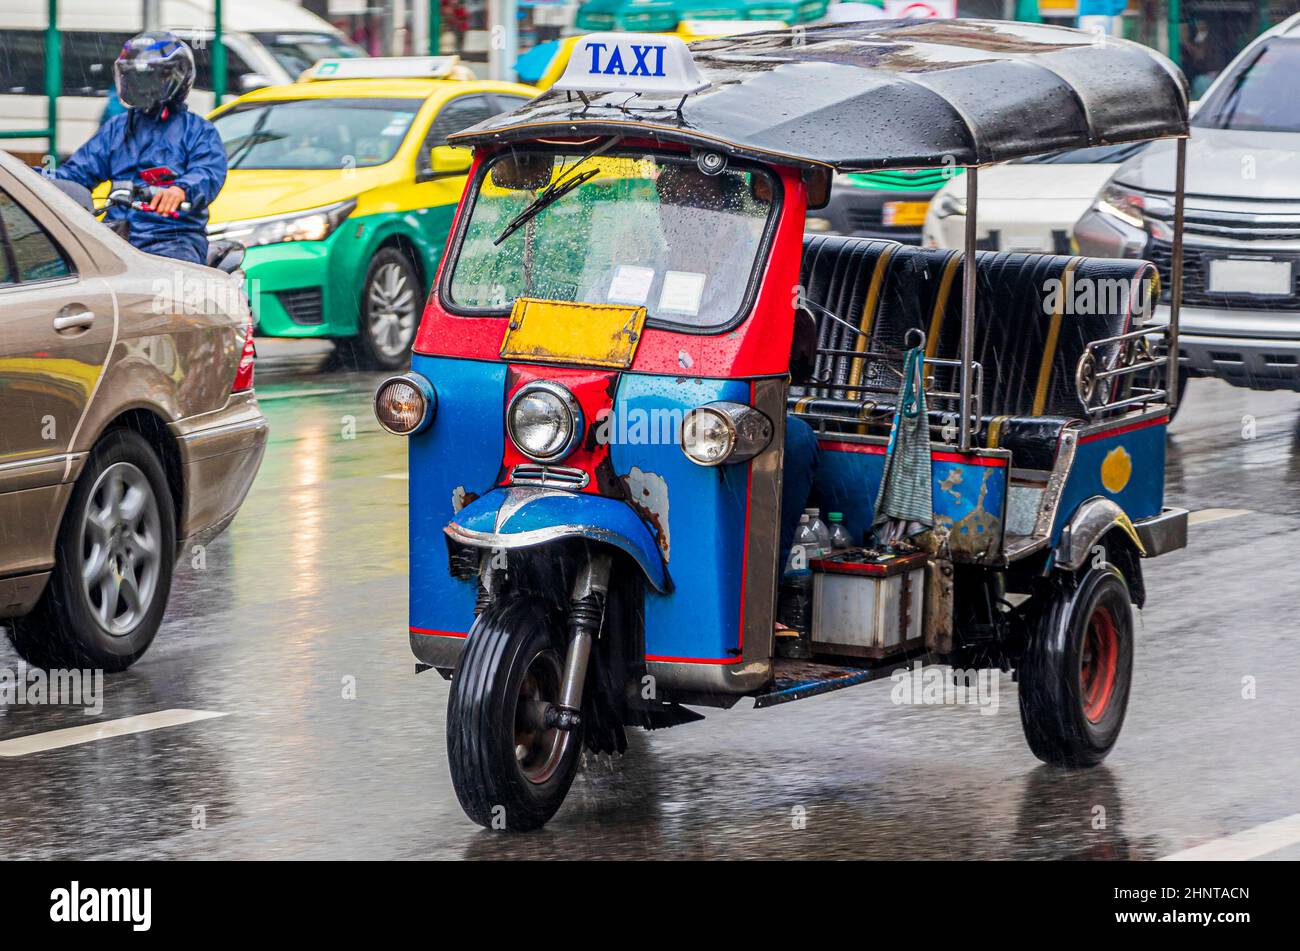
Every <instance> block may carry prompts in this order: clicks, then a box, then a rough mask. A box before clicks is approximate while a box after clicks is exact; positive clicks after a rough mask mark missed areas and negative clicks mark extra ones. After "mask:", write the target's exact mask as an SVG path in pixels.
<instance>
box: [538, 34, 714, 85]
mask: <svg viewBox="0 0 1300 951" xmlns="http://www.w3.org/2000/svg"><path fill="white" fill-rule="evenodd" d="M708 85H709V84H708V82H707V81H706V80H705V78H704V77H703V76H702V75H700V70H699V68H698V67H697V66H696V65H695V60H694V59H693V58H692V57H691V51H690V50H689V49H687V47H686V43H685V42H684V41H683V40H682V39H681V37H678V36H666V35H664V34H661V33H592V34H591V35H589V36H584V37H583V38H582V39H581V40H579V41H578V43H577V45H575V46H574V48H573V52H572V54H570V56H569V63H568V65H567V66H565V68H564V74H563V75H562V76H561V77H560V79H559V81H558V82H557V83H556V84H555V86H554V87H553V88H555V89H559V90H569V91H572V92H579V93H582V92H630V93H657V94H660V95H667V96H688V95H690V94H691V93H693V92H699V91H700V90H701V89H704V88H705V87H707V86H708Z"/></svg>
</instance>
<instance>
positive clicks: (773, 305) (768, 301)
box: [415, 155, 806, 379]
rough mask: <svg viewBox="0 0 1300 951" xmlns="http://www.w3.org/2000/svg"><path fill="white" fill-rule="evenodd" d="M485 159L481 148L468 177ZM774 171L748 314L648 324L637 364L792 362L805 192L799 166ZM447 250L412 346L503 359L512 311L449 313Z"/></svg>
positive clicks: (653, 369) (658, 370)
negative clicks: (691, 323)
mask: <svg viewBox="0 0 1300 951" xmlns="http://www.w3.org/2000/svg"><path fill="white" fill-rule="evenodd" d="M481 163H482V156H481V155H479V156H477V157H476V160H475V165H474V169H473V170H472V171H471V180H472V178H473V175H474V174H476V173H477V170H478V167H479V165H480V164H481ZM772 171H773V172H774V173H775V174H776V175H777V176H778V178H779V179H780V181H781V186H782V192H783V197H782V203H781V209H780V217H779V219H778V221H777V227H776V231H775V233H774V235H773V239H772V242H771V245H770V247H769V251H768V260H767V262H766V266H763V265H760V267H761V271H760V274H761V283H760V285H759V291H758V294H757V296H756V298H755V302H754V306H753V310H752V311H751V313H750V315H749V317H748V318H747V319H746V320H744V321H743V322H741V324H740V325H739V326H737V327H736V328H735V329H734V330H730V331H727V332H725V333H715V334H704V333H701V334H691V333H677V332H673V331H668V330H657V329H655V328H653V327H651V328H648V329H647V330H646V331H645V334H644V335H643V337H642V339H641V342H640V345H639V347H638V349H637V352H636V356H635V358H634V360H633V363H632V367H631V370H632V371H633V372H637V373H652V374H660V375H664V376H672V377H680V376H689V377H717V378H731V379H735V378H743V377H757V376H780V375H782V374H784V373H785V372H786V371H787V370H788V369H789V362H790V340H791V335H792V333H793V326H794V304H795V297H796V290H797V287H798V284H799V265H800V260H801V256H802V253H803V227H804V213H805V206H806V198H805V192H804V185H803V182H802V180H801V178H800V174H799V172H798V170H797V169H793V168H788V167H778V168H773V169H772ZM464 210H465V203H464V199H463V198H462V200H461V205H460V207H459V208H458V209H457V212H456V221H455V222H454V223H453V225H452V234H453V235H455V233H456V230H457V228H458V227H459V224H460V217H461V215H463V214H464ZM449 250H450V248H449ZM448 257H449V255H444V256H443V260H442V264H441V265H440V266H439V274H438V280H437V282H436V283H435V285H434V292H433V293H432V294H431V295H430V296H429V301H428V304H427V305H426V307H425V311H424V318H423V320H422V321H421V323H420V330H419V332H418V333H417V334H416V338H415V351H416V352H417V353H424V354H429V355H432V356H446V357H461V358H465V359H472V360H498V359H500V352H501V341H502V339H503V337H504V335H505V332H506V324H507V322H508V317H507V316H506V315H502V316H499V317H495V316H494V317H459V316H456V315H454V314H451V313H449V312H448V311H447V310H446V309H445V308H444V307H443V306H442V302H441V300H440V299H439V294H438V290H437V289H438V287H440V286H441V283H442V269H443V268H445V267H446V266H447V259H448ZM547 372H548V374H549V378H550V379H557V377H556V376H555V375H554V371H549V370H548V371H547Z"/></svg>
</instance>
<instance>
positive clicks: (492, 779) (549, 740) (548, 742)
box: [447, 600, 582, 832]
mask: <svg viewBox="0 0 1300 951" xmlns="http://www.w3.org/2000/svg"><path fill="white" fill-rule="evenodd" d="M563 670H564V639H563V636H562V635H561V628H560V625H559V624H558V622H557V620H556V619H555V618H554V617H553V616H551V615H550V614H548V613H547V612H546V611H545V610H544V609H543V608H541V607H539V606H538V605H536V604H535V603H530V602H527V601H524V600H508V601H505V602H500V603H494V604H491V605H489V606H488V607H487V608H485V609H484V611H483V613H482V614H481V615H479V618H478V620H476V621H475V622H474V627H473V629H472V630H471V631H470V634H469V643H468V644H467V645H466V647H465V653H464V655H463V656H462V657H461V661H460V665H459V666H458V667H457V668H456V673H455V676H454V677H453V678H452V683H451V700H450V702H449V703H448V707H447V753H448V759H449V760H450V762H451V781H452V785H453V786H454V787H455V789H456V797H457V798H458V799H459V800H460V804H461V807H462V808H463V809H464V810H465V813H466V815H468V816H469V817H470V818H471V819H473V820H474V821H475V822H477V823H478V824H479V825H481V826H485V827H487V828H491V829H501V830H507V831H511V832H523V831H528V830H530V829H537V828H540V827H541V826H543V825H545V824H546V822H547V821H548V820H549V819H550V818H551V816H553V815H555V812H556V810H557V809H559V808H560V804H561V803H562V802H564V797H565V795H566V794H567V793H568V791H569V786H570V785H571V784H572V783H573V776H574V773H575V772H576V771H577V766H578V755H579V753H580V752H581V749H582V734H581V731H580V730H570V731H565V730H559V729H556V728H555V727H548V726H547V725H546V723H545V713H546V708H547V707H548V706H549V705H551V704H554V703H556V702H558V701H559V698H560V683H561V679H562V676H563Z"/></svg>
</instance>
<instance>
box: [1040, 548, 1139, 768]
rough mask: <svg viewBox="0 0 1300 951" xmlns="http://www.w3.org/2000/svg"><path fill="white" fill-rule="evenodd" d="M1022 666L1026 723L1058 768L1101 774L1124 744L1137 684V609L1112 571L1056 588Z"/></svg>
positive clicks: (1095, 570)
mask: <svg viewBox="0 0 1300 951" xmlns="http://www.w3.org/2000/svg"><path fill="white" fill-rule="evenodd" d="M1045 601H1046V603H1045V604H1044V605H1043V607H1042V609H1041V610H1040V611H1038V612H1037V613H1036V615H1035V617H1034V619H1033V620H1032V622H1031V625H1030V631H1029V637H1028V642H1027V644H1026V646H1025V653H1024V656H1023V657H1022V658H1021V663H1020V722H1021V725H1022V726H1023V727H1024V730H1025V739H1026V740H1028V741H1029V748H1030V749H1031V750H1033V752H1034V755H1035V756H1037V757H1038V758H1039V759H1040V760H1042V761H1043V762H1045V763H1048V764H1050V765H1052V766H1062V767H1069V768H1078V767H1087V766H1096V765H1097V764H1098V763H1100V762H1101V761H1102V760H1103V759H1105V758H1106V754H1107V753H1109V752H1110V750H1111V747H1113V746H1114V745H1115V741H1116V740H1117V739H1118V738H1119V733H1120V729H1121V728H1122V727H1123V725H1124V714H1125V712H1126V710H1127V708H1128V697H1129V689H1130V686H1131V681H1132V676H1133V607H1132V603H1131V599H1130V595H1129V589H1128V584H1127V583H1126V582H1125V581H1124V576H1123V575H1122V574H1121V573H1120V571H1119V569H1118V568H1116V567H1115V566H1114V565H1109V564H1106V565H1102V566H1099V567H1091V568H1088V569H1085V570H1084V571H1083V572H1082V573H1081V575H1080V576H1078V577H1077V578H1075V579H1071V580H1070V581H1069V582H1068V583H1063V584H1061V585H1060V586H1059V587H1057V588H1055V589H1054V590H1053V592H1052V593H1051V594H1049V595H1046V596H1045Z"/></svg>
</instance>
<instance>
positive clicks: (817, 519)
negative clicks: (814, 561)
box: [804, 509, 831, 558]
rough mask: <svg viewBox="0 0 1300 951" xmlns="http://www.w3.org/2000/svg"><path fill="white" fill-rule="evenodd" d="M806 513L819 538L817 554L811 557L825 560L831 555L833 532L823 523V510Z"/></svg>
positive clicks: (806, 511)
mask: <svg viewBox="0 0 1300 951" xmlns="http://www.w3.org/2000/svg"><path fill="white" fill-rule="evenodd" d="M804 513H805V514H806V515H807V516H808V522H809V524H810V525H812V529H813V531H814V532H815V533H816V537H817V554H816V555H813V556H811V557H814V558H825V557H826V556H827V555H829V554H830V553H831V530H830V529H829V528H827V527H826V523H825V522H823V521H822V517H821V515H822V513H821V509H804Z"/></svg>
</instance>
